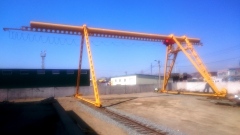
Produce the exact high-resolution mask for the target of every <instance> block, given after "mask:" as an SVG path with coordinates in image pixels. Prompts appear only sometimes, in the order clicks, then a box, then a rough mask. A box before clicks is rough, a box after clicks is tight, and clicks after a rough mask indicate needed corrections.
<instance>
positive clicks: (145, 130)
mask: <svg viewBox="0 0 240 135" xmlns="http://www.w3.org/2000/svg"><path fill="white" fill-rule="evenodd" d="M81 103H83V104H85V105H87V106H88V107H90V108H91V109H94V110H95V111H98V112H100V113H102V114H104V115H106V116H108V117H110V118H111V119H113V120H115V121H117V122H119V123H121V124H123V125H125V126H127V127H128V128H130V129H132V130H134V131H136V132H137V133H139V134H146V135H166V134H167V133H166V132H163V131H160V130H159V129H155V128H153V127H150V126H148V125H145V124H143V123H141V122H138V121H136V120H133V119H131V118H129V117H127V116H124V115H120V114H118V113H115V112H113V111H111V110H109V109H107V108H105V107H102V108H96V107H94V106H92V105H89V104H87V103H85V102H81Z"/></svg>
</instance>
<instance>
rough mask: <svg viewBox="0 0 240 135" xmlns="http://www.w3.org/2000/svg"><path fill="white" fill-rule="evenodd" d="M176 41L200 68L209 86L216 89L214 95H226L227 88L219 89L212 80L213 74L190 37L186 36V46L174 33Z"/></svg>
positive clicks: (197, 67) (173, 37)
mask: <svg viewBox="0 0 240 135" xmlns="http://www.w3.org/2000/svg"><path fill="white" fill-rule="evenodd" d="M171 37H172V39H173V40H174V42H175V43H176V44H177V46H178V48H179V49H180V50H181V51H183V53H184V54H185V55H186V56H187V58H188V59H189V60H190V62H191V63H192V64H193V65H194V67H195V68H196V69H197V70H198V72H199V73H200V74H201V75H202V77H203V78H204V79H205V80H206V82H207V83H208V84H209V86H210V87H211V88H212V90H213V91H214V94H213V96H217V97H225V96H226V93H227V92H226V89H222V90H221V91H219V90H218V88H217V87H216V85H215V83H214V82H213V81H212V78H211V75H210V74H209V73H208V71H207V68H206V67H205V66H204V64H203V62H202V60H201V59H200V57H199V56H198V54H197V52H196V51H195V49H194V48H193V45H192V44H191V43H190V42H189V40H188V38H187V37H186V36H184V37H183V38H184V39H185V42H186V46H185V47H184V46H183V45H182V44H181V43H180V42H179V41H178V40H177V38H176V37H175V36H174V35H171Z"/></svg>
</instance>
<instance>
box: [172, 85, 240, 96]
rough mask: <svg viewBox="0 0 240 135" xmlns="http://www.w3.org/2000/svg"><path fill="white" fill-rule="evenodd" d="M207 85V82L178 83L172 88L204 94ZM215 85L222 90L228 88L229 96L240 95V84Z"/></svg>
mask: <svg viewBox="0 0 240 135" xmlns="http://www.w3.org/2000/svg"><path fill="white" fill-rule="evenodd" d="M205 84H206V83H205V82H178V83H172V88H173V89H174V90H187V91H200V92H202V91H203V89H204V87H205ZM215 84H216V86H217V87H218V88H219V89H220V90H221V89H222V88H226V89H227V90H228V94H236V93H240V82H216V83H215Z"/></svg>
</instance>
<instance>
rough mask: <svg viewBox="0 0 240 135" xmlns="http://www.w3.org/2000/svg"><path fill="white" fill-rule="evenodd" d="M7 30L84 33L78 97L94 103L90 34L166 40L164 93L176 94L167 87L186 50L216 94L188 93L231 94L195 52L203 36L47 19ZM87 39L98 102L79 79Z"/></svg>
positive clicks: (97, 104)
mask: <svg viewBox="0 0 240 135" xmlns="http://www.w3.org/2000/svg"><path fill="white" fill-rule="evenodd" d="M3 29H4V30H22V31H31V32H46V33H56V34H70V35H80V36H82V38H81V46H80V59H79V67H78V76H77V84H76V85H77V86H76V93H75V97H76V98H79V99H81V100H84V101H86V102H89V103H91V104H94V105H95V106H97V107H100V106H101V102H100V97H99V92H98V85H97V79H96V75H95V70H94V63H93V59H92V53H91V48H90V47H91V46H90V39H89V37H90V36H93V37H103V38H119V39H131V40H142V41H151V42H162V43H164V44H165V45H166V62H165V68H164V81H163V85H162V89H161V90H160V92H163V93H176V92H172V91H169V90H167V89H166V87H167V84H168V80H169V78H170V76H171V73H172V69H173V67H174V63H175V61H176V58H177V55H178V52H180V51H182V52H183V53H184V54H185V55H186V56H187V58H188V59H189V60H190V62H191V63H192V64H193V65H194V67H195V68H196V69H197V70H198V71H199V73H200V74H201V75H202V76H203V78H204V79H205V80H206V82H207V83H208V84H209V85H210V87H211V88H212V90H213V92H214V93H213V94H205V93H190V92H188V93H187V92H184V93H182V94H194V95H206V96H217V97H225V96H226V94H227V90H226V89H222V90H219V89H218V88H217V87H216V85H215V84H214V82H213V81H212V79H211V75H210V74H209V73H208V71H207V68H206V67H205V66H204V64H203V62H202V60H201V59H200V57H199V56H198V54H197V52H196V51H195V49H194V47H193V45H199V44H201V43H200V39H197V38H188V37H186V36H182V37H177V36H175V35H173V34H171V35H159V34H147V33H138V32H129V31H120V30H110V29H100V28H92V27H87V26H86V25H83V26H72V25H63V24H53V23H45V22H30V27H26V26H23V27H21V28H3ZM84 40H85V42H86V47H87V54H88V61H89V65H90V73H91V78H92V84H93V90H94V95H95V101H91V100H88V99H85V98H83V97H82V95H81V94H80V93H79V82H80V74H81V73H80V72H81V65H82V54H83V45H84Z"/></svg>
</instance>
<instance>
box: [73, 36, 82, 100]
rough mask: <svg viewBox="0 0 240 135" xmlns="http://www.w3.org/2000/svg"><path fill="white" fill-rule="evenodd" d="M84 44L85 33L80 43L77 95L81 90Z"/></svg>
mask: <svg viewBox="0 0 240 135" xmlns="http://www.w3.org/2000/svg"><path fill="white" fill-rule="evenodd" d="M83 44H84V34H82V39H81V45H80V57H79V65H78V74H77V86H76V92H75V96H78V95H79V90H80V87H79V83H80V77H81V69H82V55H83Z"/></svg>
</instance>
